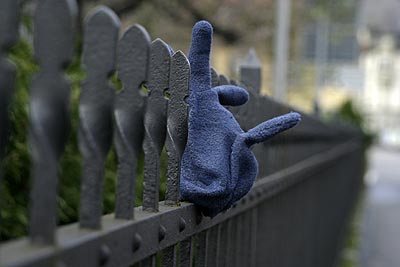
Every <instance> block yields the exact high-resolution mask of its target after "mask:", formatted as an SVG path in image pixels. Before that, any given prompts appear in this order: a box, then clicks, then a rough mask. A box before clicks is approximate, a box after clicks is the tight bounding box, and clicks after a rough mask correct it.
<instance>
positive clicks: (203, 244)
mask: <svg viewBox="0 0 400 267" xmlns="http://www.w3.org/2000/svg"><path fill="white" fill-rule="evenodd" d="M207 243H208V242H207V232H206V231H202V232H200V233H198V234H197V236H196V257H195V259H194V261H195V264H196V267H203V266H206V257H207V255H206V254H207Z"/></svg>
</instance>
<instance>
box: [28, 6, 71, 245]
mask: <svg viewBox="0 0 400 267" xmlns="http://www.w3.org/2000/svg"><path fill="white" fill-rule="evenodd" d="M76 11H77V10H76V3H75V1H73V0H60V1H53V0H44V1H39V2H38V5H37V7H36V15H35V20H34V23H35V27H34V51H35V57H36V58H37V60H38V62H39V65H40V66H41V71H40V73H39V74H38V75H37V76H36V77H35V78H34V79H33V81H32V84H31V89H30V96H31V98H30V134H29V143H30V147H31V151H32V162H33V170H32V175H33V184H32V191H31V202H30V203H31V209H30V235H31V239H32V241H33V242H34V243H45V244H49V243H53V242H54V231H55V228H56V224H57V184H58V175H57V162H58V159H59V158H60V156H61V154H62V152H63V150H64V145H65V143H66V140H67V136H68V131H69V107H68V105H69V93H70V84H69V82H68V80H67V79H66V78H65V77H63V72H64V70H65V68H66V66H67V65H68V64H67V63H69V61H70V60H71V58H72V54H73V47H74V36H75V34H74V32H75V31H74V22H75V18H76V13H77V12H76Z"/></svg>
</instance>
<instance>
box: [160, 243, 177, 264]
mask: <svg viewBox="0 0 400 267" xmlns="http://www.w3.org/2000/svg"><path fill="white" fill-rule="evenodd" d="M175 248H176V246H175V245H172V246H170V247H167V248H165V249H164V250H163V251H162V258H161V266H162V267H175V265H176V249H175Z"/></svg>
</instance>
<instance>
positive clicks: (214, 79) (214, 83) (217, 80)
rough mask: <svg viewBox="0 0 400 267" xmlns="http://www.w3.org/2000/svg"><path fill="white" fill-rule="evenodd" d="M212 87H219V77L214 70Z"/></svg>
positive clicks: (212, 69) (212, 72)
mask: <svg viewBox="0 0 400 267" xmlns="http://www.w3.org/2000/svg"><path fill="white" fill-rule="evenodd" d="M211 85H212V87H215V86H218V85H219V75H218V73H217V71H216V70H215V69H214V68H211Z"/></svg>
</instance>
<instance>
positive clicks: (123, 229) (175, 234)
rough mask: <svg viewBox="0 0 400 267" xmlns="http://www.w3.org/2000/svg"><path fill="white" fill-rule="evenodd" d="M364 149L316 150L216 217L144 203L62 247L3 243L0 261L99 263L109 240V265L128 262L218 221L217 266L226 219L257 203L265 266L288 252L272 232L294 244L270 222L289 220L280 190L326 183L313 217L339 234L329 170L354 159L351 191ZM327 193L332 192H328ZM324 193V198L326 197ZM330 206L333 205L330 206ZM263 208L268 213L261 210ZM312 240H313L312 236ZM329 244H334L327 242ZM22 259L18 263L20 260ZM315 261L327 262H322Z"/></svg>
mask: <svg viewBox="0 0 400 267" xmlns="http://www.w3.org/2000/svg"><path fill="white" fill-rule="evenodd" d="M361 153H362V151H361V148H360V146H359V145H358V144H357V142H354V141H350V142H347V143H344V144H342V145H340V146H338V147H336V148H333V149H331V150H329V151H327V152H323V153H320V154H316V155H314V156H313V157H310V158H308V159H305V160H304V161H302V162H300V163H298V164H295V165H293V166H292V167H290V168H288V169H284V170H282V171H281V172H277V173H275V174H273V175H271V176H269V177H266V178H264V179H261V180H259V181H258V182H257V183H256V184H255V186H254V187H253V189H252V190H251V191H250V192H249V194H248V195H247V196H246V197H245V199H246V201H240V203H239V204H238V205H236V207H235V208H232V209H230V210H229V211H227V212H225V213H222V214H219V215H217V216H216V217H214V218H213V219H210V218H202V219H201V221H200V222H199V220H198V217H199V214H198V212H197V210H196V208H195V207H194V206H193V205H192V204H188V203H182V204H181V205H182V206H181V207H170V206H166V205H162V203H160V212H158V213H151V212H145V211H141V208H136V214H137V216H136V218H137V219H136V220H134V221H125V220H116V219H114V218H113V215H106V216H103V229H102V230H100V231H94V232H93V231H84V230H80V229H79V226H78V225H77V224H73V225H70V226H65V227H61V228H60V229H59V230H58V233H57V237H58V241H59V242H58V247H57V248H55V247H42V248H37V249H36V250H31V249H29V243H28V242H27V241H26V240H21V241H16V242H14V243H10V244H9V245H3V246H2V247H1V248H0V255H1V256H2V258H1V261H0V262H1V264H0V266H13V265H12V263H13V264H14V265H15V266H32V265H31V264H32V263H35V264H37V265H33V266H40V264H41V263H42V262H45V261H47V260H48V259H49V258H54V257H57V258H58V259H60V261H62V262H63V263H64V264H66V265H67V266H79V264H80V263H81V262H82V261H83V259H84V260H85V261H84V262H85V266H88V267H90V266H97V265H96V264H97V261H98V257H99V256H98V255H99V251H100V249H101V247H102V246H103V245H107V246H108V247H109V248H110V257H109V259H108V264H109V265H108V266H124V265H129V264H133V263H135V262H137V261H140V260H142V259H144V258H146V257H148V256H149V255H152V254H154V253H156V252H157V251H159V250H160V249H164V248H167V247H169V246H171V245H173V244H176V243H178V242H180V241H182V240H185V239H186V238H188V237H191V236H193V235H195V234H197V233H200V232H202V231H204V230H206V229H209V228H211V227H213V226H214V225H219V226H220V230H221V233H220V234H219V241H218V243H219V244H218V246H219V248H218V255H219V258H218V266H224V262H225V261H226V260H231V259H228V258H227V257H226V253H228V251H227V249H226V248H227V246H228V243H227V241H228V239H224V236H226V238H227V237H228V236H227V235H230V234H231V233H229V232H228V229H229V227H228V224H227V222H226V220H227V219H229V218H233V217H234V216H236V215H239V214H241V213H242V212H244V211H247V210H249V209H252V208H254V207H257V215H256V217H257V227H256V230H254V228H253V231H256V232H255V233H254V234H255V235H256V250H254V251H256V254H255V256H256V265H257V266H263V265H262V264H261V262H264V263H265V262H271V261H270V259H267V260H266V261H264V259H265V257H270V256H271V257H274V255H276V254H277V253H278V251H283V252H282V253H284V252H285V251H287V249H285V248H284V247H279V246H275V245H274V244H275V243H274V240H273V239H271V240H270V238H271V236H270V235H271V234H273V235H276V236H277V237H278V236H279V238H280V239H282V242H286V243H288V244H291V243H290V242H289V241H288V240H290V235H289V236H288V235H287V234H286V232H285V231H288V230H287V229H286V228H270V227H268V225H272V226H271V227H277V226H278V225H280V224H281V223H282V222H283V221H285V219H284V218H285V217H280V215H279V214H280V212H279V211H280V210H281V208H282V205H281V204H279V202H278V203H277V204H279V205H275V204H274V203H275V202H274V201H273V199H275V198H277V199H280V198H281V197H280V196H281V195H282V196H283V198H285V196H290V195H291V194H290V192H291V191H292V190H296V188H302V185H303V184H307V183H313V182H318V183H319V184H320V185H324V187H321V186H319V187H318V184H317V185H315V186H314V188H315V190H318V188H320V189H323V190H322V191H321V192H320V193H318V192H319V191H313V192H314V195H313V196H312V197H313V198H315V199H321V202H318V201H315V203H316V204H317V205H318V207H320V208H319V209H318V211H319V212H321V213H318V212H316V213H315V216H316V217H313V220H317V219H321V218H324V220H322V221H320V226H321V227H322V226H323V228H318V229H319V230H318V231H323V230H324V229H326V228H325V226H326V227H328V226H329V227H332V229H331V230H330V231H332V236H335V235H337V232H335V231H337V229H338V225H340V223H336V224H333V225H329V224H330V223H331V220H333V219H338V218H341V216H342V212H343V210H344V209H343V205H345V203H346V202H345V201H346V199H344V200H341V201H340V202H341V205H339V206H332V202H331V200H330V199H331V198H333V197H334V196H336V191H332V190H331V188H332V184H334V183H335V182H336V179H331V178H332V177H329V176H326V175H327V173H332V174H331V176H333V175H334V174H335V172H333V171H332V170H333V169H335V168H336V169H338V171H339V173H341V174H344V173H345V172H346V171H347V169H346V168H347V164H352V166H353V167H352V169H353V170H354V171H355V173H351V176H347V175H343V178H342V179H341V181H342V183H341V187H340V188H342V189H343V188H347V187H348V188H347V189H346V190H347V192H350V191H351V190H354V189H355V188H357V185H358V184H359V182H358V181H359V180H361V179H360V178H361V176H360V173H356V172H359V168H358V165H359V164H360V161H361V160H360V157H359V155H360V154H361ZM343 164H344V165H343ZM328 167H329V168H328ZM342 167H345V168H342ZM349 177H356V178H357V179H354V180H351V179H349ZM303 181H306V182H303ZM349 185H352V186H349ZM342 186H343V187H342ZM300 192H301V191H300ZM328 192H331V193H329V194H328ZM322 195H323V196H324V197H322ZM299 197H301V195H299ZM290 199H291V198H289V199H287V200H285V201H286V202H285V203H287V205H288V206H287V208H288V210H287V212H289V213H288V214H293V211H292V209H291V208H290V207H291V205H289V204H290V203H292V201H290ZM293 201H297V202H299V198H294V199H293ZM300 203H301V202H300ZM292 204H294V203H292ZM298 205H300V204H297V206H298ZM264 206H270V207H271V208H268V209H266V210H265V209H264V208H263V207H264ZM272 207H273V208H272ZM327 207H330V209H328V208H327ZM334 207H335V208H334ZM323 208H324V209H323ZM333 208H334V210H333ZM260 210H261V211H263V212H262V213H260ZM324 210H325V211H324ZM328 210H330V212H331V213H332V214H334V217H332V216H327V213H328ZM264 212H267V213H266V214H264ZM298 214H299V215H298V217H295V218H297V220H296V221H294V220H292V219H291V218H294V217H293V215H291V216H289V215H288V216H289V217H288V218H289V220H288V222H287V223H288V227H289V223H290V227H292V228H293V229H292V230H293V231H295V230H296V229H298V231H300V232H301V231H303V230H302V229H303V227H304V229H307V228H311V230H312V231H313V230H314V228H312V227H313V225H312V224H311V225H309V224H305V223H306V222H307V221H304V222H302V221H301V220H300V218H302V217H301V216H300V215H301V210H300V213H298ZM320 214H322V215H324V216H326V218H325V217H320ZM272 215H273V216H272ZM253 216H254V214H253ZM296 216H297V215H296ZM180 218H183V219H184V220H185V221H186V222H187V225H186V228H185V230H184V231H180V230H179V227H178V225H179V221H180ZM253 218H254V217H253ZM277 222H279V224H275V223H277ZM292 222H294V224H292ZM301 222H302V223H301ZM296 223H297V224H296ZM160 225H163V226H164V227H165V232H166V235H165V238H164V239H163V240H162V241H160V239H159V229H160ZM260 225H262V227H260ZM299 227H302V228H299ZM339 228H340V227H339ZM278 229H280V230H278ZM328 229H330V228H328ZM288 233H290V232H288ZM138 235H139V236H140V238H141V240H142V243H141V245H140V248H139V249H137V250H135V251H133V244H134V242H133V241H134V240H136V239H137V236H138ZM332 236H331V239H326V238H324V239H320V240H321V241H322V240H324V242H327V243H326V244H325V243H318V242H320V241H318V240H315V242H317V243H316V244H315V246H316V247H317V248H318V250H317V251H318V253H320V252H321V251H322V250H324V251H330V248H331V247H333V245H332V243H336V238H332ZM316 237H320V238H322V236H321V233H319V234H318V235H316ZM267 241H268V244H271V245H272V247H270V248H268V246H267V245H266V243H265V242H267ZM252 242H253V241H252ZM309 242H311V241H310V240H309ZM313 242H314V241H313ZM277 244H279V243H277ZM294 244H296V250H300V251H301V249H302V248H303V247H305V246H304V244H303V243H293V245H294ZM328 244H329V245H330V247H327V245H328ZM253 245H254V244H253ZM291 245H292V244H291ZM274 246H275V247H274ZM252 248H253V247H252ZM224 249H225V250H224ZM310 249H311V248H310ZM270 250H272V251H274V253H272V251H271V253H266V252H265V251H270ZM20 251H25V253H24V255H22V256H21V254H20V253H19V252H20ZM326 253H327V252H326ZM332 253H333V252H332ZM318 255H319V254H318ZM3 256H5V257H3ZM319 257H321V258H322V257H323V255H320V256H319ZM279 259H280V258H279ZM328 260H329V259H328ZM18 262H19V264H17V263H18ZM272 262H273V261H272ZM299 266H300V265H299ZM314 266H324V265H318V264H317V265H314Z"/></svg>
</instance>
